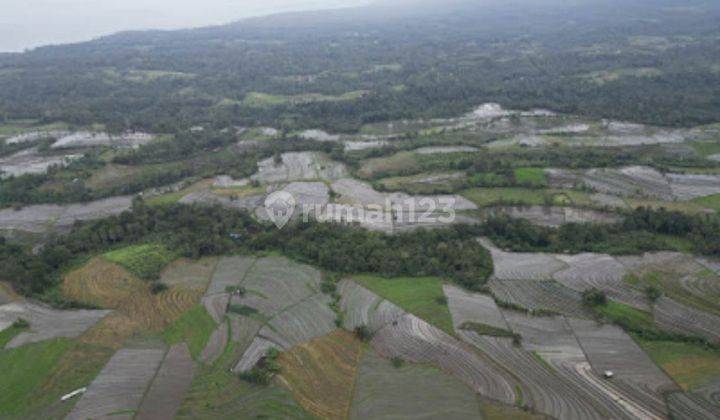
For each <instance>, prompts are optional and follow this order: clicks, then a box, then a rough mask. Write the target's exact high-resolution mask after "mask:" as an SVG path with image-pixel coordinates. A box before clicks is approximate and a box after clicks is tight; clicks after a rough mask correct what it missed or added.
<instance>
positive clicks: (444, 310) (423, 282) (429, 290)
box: [354, 275, 459, 334]
mask: <svg viewBox="0 0 720 420" xmlns="http://www.w3.org/2000/svg"><path fill="white" fill-rule="evenodd" d="M354 280H355V281H356V282H357V283H358V284H360V285H361V286H363V287H365V288H366V289H368V290H369V291H371V292H373V293H377V294H378V295H379V296H381V297H383V298H385V299H387V300H389V301H390V302H392V303H394V304H396V305H398V306H399V307H400V308H402V309H403V310H405V311H407V312H409V313H411V314H413V315H415V316H417V317H419V318H421V319H423V320H425V321H427V322H429V323H430V324H432V325H434V326H436V327H438V328H440V329H441V330H443V331H444V332H446V333H448V334H452V333H453V331H454V329H453V320H452V316H451V315H450V311H449V310H448V305H447V298H446V297H445V294H444V292H443V283H442V280H441V279H440V278H437V277H394V278H385V277H376V276H369V275H366V276H355V277H354ZM458 293H459V292H458Z"/></svg>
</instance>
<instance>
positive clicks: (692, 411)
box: [667, 392, 720, 420]
mask: <svg viewBox="0 0 720 420" xmlns="http://www.w3.org/2000/svg"><path fill="white" fill-rule="evenodd" d="M667 404H668V408H669V409H670V415H671V416H672V418H678V419H693V420H705V419H707V420H714V419H717V418H720V407H718V406H717V405H713V404H711V403H710V402H708V401H706V400H705V399H703V398H702V397H701V396H699V395H697V394H693V393H685V392H673V393H671V394H668V396H667Z"/></svg>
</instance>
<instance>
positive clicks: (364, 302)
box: [338, 279, 406, 333]
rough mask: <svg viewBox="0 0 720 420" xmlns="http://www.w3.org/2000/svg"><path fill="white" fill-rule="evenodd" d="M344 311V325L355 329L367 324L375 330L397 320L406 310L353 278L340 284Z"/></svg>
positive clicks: (341, 306)
mask: <svg viewBox="0 0 720 420" xmlns="http://www.w3.org/2000/svg"><path fill="white" fill-rule="evenodd" d="M338 293H339V294H340V296H341V300H340V309H341V310H342V312H343V315H344V316H343V327H344V328H346V329H348V330H354V329H355V328H357V327H359V326H366V327H368V328H369V329H370V331H371V332H373V333H374V332H375V331H377V330H379V329H380V328H382V327H384V326H385V325H387V324H389V323H391V322H393V321H395V320H397V319H398V318H400V317H401V316H403V315H404V314H405V313H406V312H405V311H404V310H402V309H401V308H400V307H399V306H397V305H395V304H393V303H391V302H389V301H387V300H386V299H383V298H382V297H380V296H378V295H376V294H375V293H373V292H371V291H369V290H367V289H365V288H364V287H362V286H360V285H358V284H357V283H355V282H354V281H352V280H347V279H346V280H342V281H341V282H340V283H339V285H338Z"/></svg>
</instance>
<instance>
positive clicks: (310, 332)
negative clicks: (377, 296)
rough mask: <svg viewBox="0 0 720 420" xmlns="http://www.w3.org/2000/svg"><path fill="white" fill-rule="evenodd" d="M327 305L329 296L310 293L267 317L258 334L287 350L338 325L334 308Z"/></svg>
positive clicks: (328, 331)
mask: <svg viewBox="0 0 720 420" xmlns="http://www.w3.org/2000/svg"><path fill="white" fill-rule="evenodd" d="M329 305H330V297H329V296H327V295H325V294H316V295H313V296H311V297H309V298H307V299H305V300H303V301H302V302H300V303H298V304H297V305H294V306H292V307H291V308H288V309H286V310H283V311H282V312H280V313H279V314H277V315H276V316H274V317H273V318H272V319H270V321H269V322H268V323H267V325H266V326H265V327H263V329H262V330H260V336H262V337H264V338H267V339H269V340H270V341H272V342H273V343H275V344H276V345H277V346H278V347H280V348H282V349H284V350H288V349H290V348H292V347H294V346H296V345H298V344H300V343H304V342H307V341H310V340H312V339H313V338H315V337H319V336H322V335H325V334H329V333H330V332H332V331H333V330H335V329H336V328H337V326H336V325H335V317H336V315H335V312H333V311H332V309H330V306H329Z"/></svg>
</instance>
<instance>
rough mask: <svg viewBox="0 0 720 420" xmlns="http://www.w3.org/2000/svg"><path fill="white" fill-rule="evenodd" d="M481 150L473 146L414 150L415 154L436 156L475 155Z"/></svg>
mask: <svg viewBox="0 0 720 420" xmlns="http://www.w3.org/2000/svg"><path fill="white" fill-rule="evenodd" d="M479 150H480V149H478V148H477V147H471V146H431V147H421V148H419V149H415V150H413V152H414V153H417V154H419V155H434V154H443V153H475V152H478V151H479Z"/></svg>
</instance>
